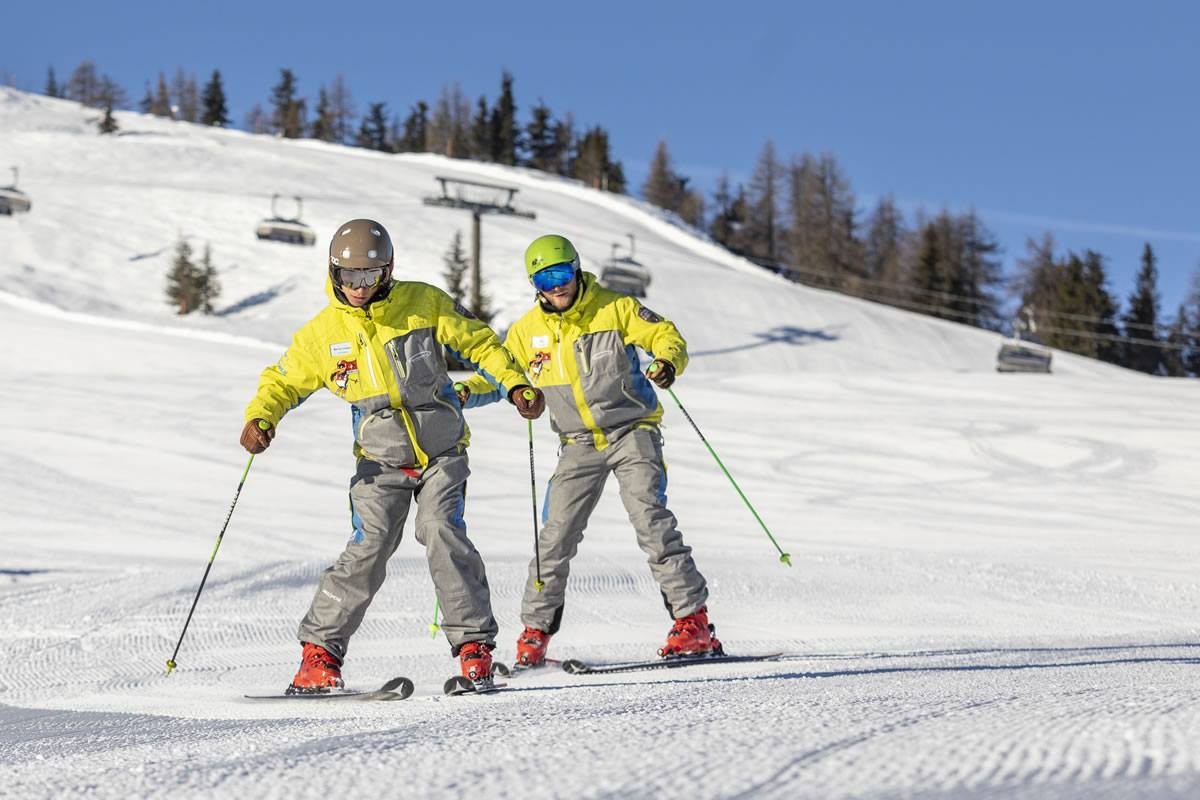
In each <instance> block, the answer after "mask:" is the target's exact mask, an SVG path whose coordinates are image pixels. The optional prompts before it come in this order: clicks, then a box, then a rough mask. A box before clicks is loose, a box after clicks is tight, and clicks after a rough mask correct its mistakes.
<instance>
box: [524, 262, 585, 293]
mask: <svg viewBox="0 0 1200 800" xmlns="http://www.w3.org/2000/svg"><path fill="white" fill-rule="evenodd" d="M574 277H575V265H574V264H555V265H554V266H553V267H546V268H545V269H541V270H538V271H537V272H535V273H533V286H534V288H535V289H537V290H538V291H539V292H548V291H550V290H551V289H557V288H558V287H559V286H566V285H567V284H568V283H570V282H571V279H572V278H574Z"/></svg>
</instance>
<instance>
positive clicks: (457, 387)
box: [454, 381, 467, 392]
mask: <svg viewBox="0 0 1200 800" xmlns="http://www.w3.org/2000/svg"><path fill="white" fill-rule="evenodd" d="M465 388H467V385H466V384H465V383H463V382H462V381H455V382H454V391H456V392H461V391H462V390H463V389H465Z"/></svg>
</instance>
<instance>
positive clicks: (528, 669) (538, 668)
mask: <svg viewBox="0 0 1200 800" xmlns="http://www.w3.org/2000/svg"><path fill="white" fill-rule="evenodd" d="M562 664H563V662H561V661H559V660H558V659H557V658H547V659H544V660H543V661H542V663H540V664H534V665H533V666H528V665H526V664H520V663H517V664H513V665H512V669H511V670H510V671H509V673H508V676H511V677H513V678H515V677H517V676H519V675H530V674H533V673H537V672H543V671H546V670H560V669H562V668H563V666H562ZM506 677H507V676H506Z"/></svg>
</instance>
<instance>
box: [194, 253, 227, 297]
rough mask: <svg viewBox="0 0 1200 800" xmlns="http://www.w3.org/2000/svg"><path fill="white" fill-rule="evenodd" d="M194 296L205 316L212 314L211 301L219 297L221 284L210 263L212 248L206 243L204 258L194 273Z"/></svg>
mask: <svg viewBox="0 0 1200 800" xmlns="http://www.w3.org/2000/svg"><path fill="white" fill-rule="evenodd" d="M196 283H197V286H196V296H197V299H198V301H199V307H200V310H201V311H203V312H204V313H205V314H211V313H213V301H214V300H216V299H217V298H218V297H220V295H221V282H220V281H219V280H217V268H216V267H215V266H213V263H212V247H211V246H210V245H209V244H208V243H207V242H206V243H205V245H204V257H203V258H202V259H201V261H200V267H199V268H198V269H197V271H196Z"/></svg>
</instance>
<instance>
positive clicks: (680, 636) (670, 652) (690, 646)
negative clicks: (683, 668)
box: [658, 607, 722, 658]
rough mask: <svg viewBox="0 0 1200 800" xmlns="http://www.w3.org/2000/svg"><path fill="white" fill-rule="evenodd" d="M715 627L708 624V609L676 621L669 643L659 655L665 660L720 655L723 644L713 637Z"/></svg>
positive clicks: (701, 609) (669, 634)
mask: <svg viewBox="0 0 1200 800" xmlns="http://www.w3.org/2000/svg"><path fill="white" fill-rule="evenodd" d="M713 630H714V629H713V627H712V626H711V625H709V624H708V609H707V608H706V607H701V608H700V610H699V611H697V612H696V613H695V614H689V615H687V616H686V617H683V618H681V619H677V620H675V624H674V625H673V626H671V632H670V633H668V634H667V643H666V644H665V645H663V646H662V647H661V648H660V649H659V651H658V654H659V655H660V656H662V657H663V658H674V657H677V656H697V655H710V654H713V655H719V654H720V653H721V652H722V650H721V643H720V642H719V641H717V639H716V638H715V637H714V636H713Z"/></svg>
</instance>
